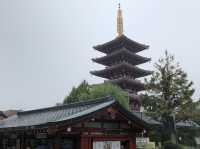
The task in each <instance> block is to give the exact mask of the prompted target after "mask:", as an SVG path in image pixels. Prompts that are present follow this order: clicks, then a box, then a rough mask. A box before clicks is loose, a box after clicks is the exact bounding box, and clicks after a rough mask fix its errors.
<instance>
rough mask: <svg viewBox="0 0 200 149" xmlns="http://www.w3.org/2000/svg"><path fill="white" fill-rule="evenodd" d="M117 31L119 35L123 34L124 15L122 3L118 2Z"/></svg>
mask: <svg viewBox="0 0 200 149" xmlns="http://www.w3.org/2000/svg"><path fill="white" fill-rule="evenodd" d="M117 33H118V36H122V35H123V16H122V10H121V4H120V3H119V4H118V11H117Z"/></svg>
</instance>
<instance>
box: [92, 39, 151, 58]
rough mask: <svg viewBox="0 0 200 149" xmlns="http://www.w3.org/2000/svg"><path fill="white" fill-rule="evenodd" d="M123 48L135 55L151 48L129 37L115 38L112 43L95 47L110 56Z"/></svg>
mask: <svg viewBox="0 0 200 149" xmlns="http://www.w3.org/2000/svg"><path fill="white" fill-rule="evenodd" d="M122 47H126V48H127V49H129V50H130V51H132V52H134V53H136V52H140V51H142V50H145V49H148V48H149V46H147V45H144V44H141V43H138V42H136V41H133V40H131V39H129V38H128V37H126V36H125V35H121V36H118V37H117V38H115V39H114V40H112V41H109V42H106V43H104V44H101V45H97V46H94V47H93V48H94V49H96V50H98V51H100V52H103V53H106V54H109V53H112V52H114V51H116V50H118V49H120V48H122Z"/></svg>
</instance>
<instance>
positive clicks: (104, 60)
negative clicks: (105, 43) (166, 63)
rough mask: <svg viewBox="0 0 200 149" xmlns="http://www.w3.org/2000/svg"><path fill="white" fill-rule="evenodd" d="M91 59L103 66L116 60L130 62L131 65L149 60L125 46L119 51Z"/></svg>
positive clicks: (110, 64) (109, 64)
mask: <svg viewBox="0 0 200 149" xmlns="http://www.w3.org/2000/svg"><path fill="white" fill-rule="evenodd" d="M92 60H93V61H94V62H96V63H99V64H102V65H105V66H112V65H113V64H115V63H116V62H120V61H121V62H123V61H126V62H127V63H129V64H132V65H139V64H143V63H146V62H148V61H150V60H151V59H150V58H147V57H143V56H140V55H137V54H135V53H133V52H130V51H129V50H127V49H126V48H122V49H120V50H119V51H115V52H113V53H111V54H108V55H106V56H103V57H99V58H93V59H92Z"/></svg>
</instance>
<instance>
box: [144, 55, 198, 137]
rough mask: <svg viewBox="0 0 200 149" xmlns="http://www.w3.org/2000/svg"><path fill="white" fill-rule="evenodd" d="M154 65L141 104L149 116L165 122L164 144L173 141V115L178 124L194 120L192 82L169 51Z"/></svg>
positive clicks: (162, 132) (162, 134)
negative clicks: (153, 70) (182, 121)
mask: <svg viewBox="0 0 200 149" xmlns="http://www.w3.org/2000/svg"><path fill="white" fill-rule="evenodd" d="M154 66H155V69H156V70H155V72H154V73H153V75H152V76H151V78H150V79H146V80H145V81H146V89H147V90H146V92H145V94H144V96H143V99H142V105H143V107H144V109H145V111H146V113H147V114H148V115H150V116H152V117H154V118H155V119H157V120H160V121H161V122H162V123H163V126H164V130H163V131H161V134H160V135H161V136H162V141H166V140H169V139H171V140H174V139H172V138H174V137H175V127H174V126H175V125H174V116H175V117H176V121H180V120H191V119H192V118H193V117H194V114H195V110H194V109H195V104H194V103H193V100H192V96H193V94H194V91H195V90H194V89H193V82H192V81H189V80H188V78H187V74H186V73H185V72H184V71H183V69H182V68H181V67H180V65H179V64H178V63H177V62H176V61H175V59H174V56H173V55H170V54H168V52H167V51H166V52H165V55H164V57H163V58H160V59H159V61H158V62H157V63H155V65H154Z"/></svg>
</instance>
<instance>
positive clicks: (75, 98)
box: [63, 81, 129, 109]
mask: <svg viewBox="0 0 200 149" xmlns="http://www.w3.org/2000/svg"><path fill="white" fill-rule="evenodd" d="M105 96H112V97H114V98H115V99H116V100H117V101H118V102H119V103H120V104H121V105H122V106H123V107H125V108H126V109H129V100H128V94H127V93H126V92H125V91H123V90H122V89H121V88H119V87H118V86H116V85H112V84H110V83H104V84H99V85H89V84H88V83H87V82H86V81H83V82H82V83H81V84H80V85H79V86H78V87H77V88H75V87H74V88H73V89H72V91H71V92H70V94H69V95H68V96H66V98H65V99H64V102H63V103H64V104H68V103H74V102H79V101H87V100H95V99H97V98H100V97H105Z"/></svg>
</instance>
